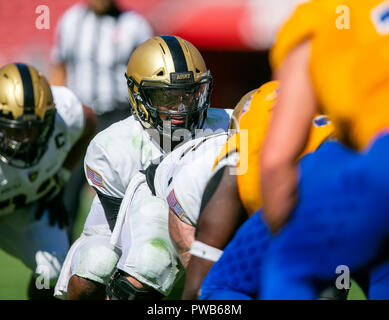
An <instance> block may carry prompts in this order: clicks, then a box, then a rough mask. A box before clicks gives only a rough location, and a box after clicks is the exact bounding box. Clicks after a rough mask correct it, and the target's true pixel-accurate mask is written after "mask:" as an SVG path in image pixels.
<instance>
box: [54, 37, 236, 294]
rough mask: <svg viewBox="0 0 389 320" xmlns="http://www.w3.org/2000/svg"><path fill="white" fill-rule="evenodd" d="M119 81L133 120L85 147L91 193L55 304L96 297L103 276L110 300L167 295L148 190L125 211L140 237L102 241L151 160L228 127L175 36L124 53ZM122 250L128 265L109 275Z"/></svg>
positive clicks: (158, 209)
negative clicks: (125, 63) (60, 300)
mask: <svg viewBox="0 0 389 320" xmlns="http://www.w3.org/2000/svg"><path fill="white" fill-rule="evenodd" d="M125 76H126V81H127V85H128V93H129V103H130V106H131V108H132V111H133V115H132V116H130V117H129V118H127V119H124V120H122V121H119V122H117V123H115V124H113V125H111V126H110V127H109V128H107V129H106V130H104V131H102V132H100V133H99V134H98V135H96V137H95V138H94V139H93V140H92V142H91V143H90V145H89V147H88V150H87V154H86V157H85V161H84V163H85V174H86V177H87V180H88V182H89V184H90V185H91V186H92V187H93V188H94V189H95V190H96V192H97V195H96V197H95V198H94V200H93V203H92V205H91V209H90V212H89V214H88V217H87V220H86V222H85V225H84V230H83V233H82V235H81V236H80V238H79V239H78V240H77V241H76V242H75V243H74V244H73V246H72V247H71V249H70V251H69V253H68V255H67V257H66V261H65V263H64V265H63V268H62V270H61V275H60V279H59V281H58V283H57V286H56V290H55V294H56V296H58V297H61V298H68V299H88V298H89V299H100V298H101V299H103V298H105V297H106V291H105V287H106V284H107V283H108V282H109V280H110V277H111V275H113V276H112V281H111V282H110V283H111V285H110V288H109V290H108V292H109V296H110V298H112V299H134V300H136V299H156V298H161V297H163V296H165V295H168V294H169V292H170V290H171V289H172V286H173V282H174V281H175V279H176V276H177V274H178V273H179V272H178V270H179V269H180V268H181V266H180V263H179V259H178V257H177V256H176V254H175V252H174V249H173V247H172V246H171V244H170V240H169V235H168V229H167V220H166V218H167V217H168V216H167V214H168V212H167V211H166V204H165V203H164V202H163V201H161V200H160V199H158V198H157V197H154V196H153V195H152V194H151V191H150V190H149V191H148V192H149V194H145V193H143V195H142V196H141V197H139V207H137V208H139V210H137V209H134V212H133V213H134V214H137V217H134V216H131V219H130V223H131V226H132V227H131V230H132V232H133V234H135V233H139V232H140V233H141V235H139V236H137V237H136V242H134V243H131V244H129V243H128V241H130V239H128V241H124V242H122V245H118V246H115V245H113V244H111V243H110V237H111V235H112V230H113V229H114V227H115V223H116V220H117V216H118V212H119V207H120V205H121V203H122V200H123V197H124V195H125V193H126V189H127V188H132V185H135V186H136V185H137V181H141V180H142V179H144V177H145V176H144V175H143V174H142V173H139V172H140V171H141V170H145V169H146V168H147V167H148V166H149V165H150V163H151V162H152V160H153V161H158V160H159V159H160V157H161V156H163V155H164V154H166V153H169V152H170V151H171V150H172V149H174V147H175V146H177V145H178V144H180V143H184V142H185V141H187V140H191V139H192V138H194V137H195V136H198V137H199V136H204V135H209V134H212V133H215V132H217V130H219V131H226V130H227V128H228V122H229V118H230V114H231V113H232V110H224V109H210V108H209V98H210V93H211V87H212V77H211V74H210V71H209V70H207V68H206V65H205V63H204V60H203V58H202V56H201V54H200V52H199V51H198V50H197V49H196V48H195V47H194V46H193V45H192V44H191V43H189V42H188V41H186V40H184V39H181V38H179V37H176V36H158V37H153V38H151V39H149V40H147V41H145V42H144V43H143V44H141V45H140V46H138V48H137V49H136V50H135V51H134V52H133V54H132V55H131V57H130V59H129V62H128V66H127V72H126V75H125ZM146 187H147V186H146ZM146 189H147V188H146ZM148 217H149V218H150V219H148ZM148 221H149V222H150V223H151V224H152V226H151V225H148ZM144 227H145V228H146V231H145V228H144ZM118 230H120V228H118ZM115 237H117V235H115ZM112 242H113V243H115V241H112ZM130 245H131V246H130ZM129 246H130V248H128V247H129ZM134 248H137V249H139V250H136V251H135V252H132V251H131V250H133V249H134ZM127 249H128V250H127ZM129 250H130V251H129ZM122 251H123V252H125V256H126V257H128V259H127V261H125V264H124V265H123V266H122V268H121V269H120V268H119V270H116V272H115V268H116V264H117V262H118V260H119V258H120V257H121V256H122ZM113 273H114V274H113Z"/></svg>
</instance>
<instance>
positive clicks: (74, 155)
mask: <svg viewBox="0 0 389 320" xmlns="http://www.w3.org/2000/svg"><path fill="white" fill-rule="evenodd" d="M83 110H84V115H85V127H84V130H83V133H82V135H81V137H80V139H78V141H77V142H76V143H75V144H74V146H73V147H72V149H71V150H70V152H69V153H68V155H67V157H66V159H65V162H64V165H63V167H64V168H66V169H68V170H70V171H73V169H74V168H75V167H76V165H77V164H78V163H79V162H80V161H81V160H82V159H83V157H84V155H85V152H86V149H87V147H88V145H89V142H90V141H91V140H92V138H93V137H94V135H95V134H96V130H97V116H96V114H95V112H94V111H93V110H92V109H91V108H89V107H87V106H83Z"/></svg>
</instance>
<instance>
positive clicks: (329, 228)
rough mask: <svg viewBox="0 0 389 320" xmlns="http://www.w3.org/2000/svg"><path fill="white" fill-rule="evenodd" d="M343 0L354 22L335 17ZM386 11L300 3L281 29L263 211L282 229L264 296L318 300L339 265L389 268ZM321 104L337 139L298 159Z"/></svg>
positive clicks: (274, 228)
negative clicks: (388, 246) (277, 88)
mask: <svg viewBox="0 0 389 320" xmlns="http://www.w3.org/2000/svg"><path fill="white" fill-rule="evenodd" d="M340 5H343V6H344V5H345V6H347V8H348V9H349V10H348V14H349V16H350V17H349V18H350V21H352V26H349V27H344V26H343V27H342V26H340V25H339V24H337V23H336V22H337V18H338V16H337V15H336V12H337V9H338V8H339V6H340ZM388 17H389V4H388V2H387V1H380V0H371V1H366V2H358V3H356V2H355V1H351V0H344V1H343V0H342V1H341V0H317V1H310V2H307V3H305V4H302V5H301V6H299V7H298V8H297V9H296V11H295V13H294V14H293V15H292V16H291V18H290V19H289V20H288V21H287V22H286V24H285V25H284V27H283V28H282V29H281V31H280V32H279V35H278V39H277V41H276V44H275V46H274V47H273V49H272V53H271V60H272V65H273V70H274V77H275V78H276V79H277V80H279V81H280V83H281V84H282V86H281V88H280V91H279V97H278V100H277V103H276V105H275V108H274V114H273V117H272V120H271V121H270V124H269V129H268V134H267V137H266V139H265V142H264V144H263V149H262V156H261V161H260V173H261V176H260V180H261V185H262V188H261V195H260V196H261V198H262V199H263V210H262V216H263V218H264V221H266V224H267V225H268V226H269V229H270V230H271V232H272V234H274V235H275V236H274V238H273V239H272V241H271V244H270V247H269V251H268V252H267V254H266V259H265V261H264V266H263V270H262V271H263V272H262V274H261V277H262V279H263V282H262V283H261V290H260V297H261V298H264V299H313V298H315V297H316V294H317V292H318V289H319V287H320V286H323V285H324V284H325V283H333V281H335V278H336V276H338V275H337V274H336V273H335V271H336V268H337V266H339V265H346V266H347V267H348V268H349V270H350V271H351V274H352V275H353V274H357V275H358V274H360V273H364V272H366V270H369V268H371V267H373V266H374V269H373V274H374V276H372V278H373V281H378V280H379V281H382V279H380V278H381V277H382V276H384V275H385V270H384V269H385V268H384V266H383V267H381V266H380V263H381V262H382V261H383V259H384V258H385V256H384V255H385V254H386V255H388V252H387V251H386V250H385V246H386V241H387V237H388V235H389V210H388V209H389V208H388V196H389V188H388V187H389V169H388V165H387V158H388V147H389V136H388V132H389V113H388V111H389V109H388V106H387V104H388V101H389V90H388V89H389V77H388V74H389V54H388V48H389V28H388ZM318 110H320V111H322V112H324V113H325V114H327V115H328V116H329V118H330V119H331V120H332V122H333V125H334V129H335V134H336V137H337V139H338V141H339V143H331V144H327V145H325V146H323V147H322V148H321V149H319V150H318V151H317V153H315V154H314V155H312V156H311V157H307V158H306V159H304V160H303V161H302V162H301V164H298V163H297V161H296V160H297V156H298V154H299V152H300V150H301V148H304V145H305V143H306V140H307V137H308V135H309V124H310V118H311V116H312V114H315V113H316V112H317V111H318ZM386 258H387V257H386ZM281 265H282V266H281ZM377 265H378V266H379V267H376V266H377ZM372 288H375V289H377V290H378V289H379V286H378V285H377V284H375V285H374V286H373V287H372ZM387 291H389V290H387ZM382 292H383V291H382ZM377 296H378V295H377Z"/></svg>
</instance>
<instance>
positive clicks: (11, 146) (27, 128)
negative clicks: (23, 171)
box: [0, 112, 55, 168]
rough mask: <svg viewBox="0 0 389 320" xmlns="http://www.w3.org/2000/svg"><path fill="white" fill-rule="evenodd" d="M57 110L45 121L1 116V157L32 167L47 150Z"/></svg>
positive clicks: (22, 165)
mask: <svg viewBox="0 0 389 320" xmlns="http://www.w3.org/2000/svg"><path fill="white" fill-rule="evenodd" d="M54 117H55V112H52V113H51V114H48V115H46V118H45V120H44V121H40V120H34V121H29V122H25V121H22V120H9V119H3V118H0V159H1V160H2V161H3V162H5V163H7V164H9V165H11V166H14V167H17V168H28V167H32V166H33V165H35V164H36V163H38V161H39V160H40V159H41V157H42V156H43V154H44V152H45V151H46V148H47V145H48V140H49V137H50V135H51V133H52V131H53V127H54Z"/></svg>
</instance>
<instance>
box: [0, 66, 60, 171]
mask: <svg viewBox="0 0 389 320" xmlns="http://www.w3.org/2000/svg"><path fill="white" fill-rule="evenodd" d="M54 118H55V106H54V101H53V95H52V92H51V89H50V86H49V83H48V82H47V80H46V78H45V77H44V76H43V75H42V74H41V73H40V72H38V71H37V70H36V69H35V68H34V67H32V66H29V65H26V64H23V63H14V64H8V65H6V66H4V67H2V68H1V69H0V160H1V161H3V162H5V163H7V164H9V165H12V166H15V167H18V168H28V167H31V166H33V165H35V164H36V163H37V162H38V161H39V160H40V159H41V157H42V156H43V154H44V152H45V150H46V148H47V145H48V140H49V139H48V138H49V137H50V135H51V132H52V131H53V127H54Z"/></svg>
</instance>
